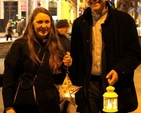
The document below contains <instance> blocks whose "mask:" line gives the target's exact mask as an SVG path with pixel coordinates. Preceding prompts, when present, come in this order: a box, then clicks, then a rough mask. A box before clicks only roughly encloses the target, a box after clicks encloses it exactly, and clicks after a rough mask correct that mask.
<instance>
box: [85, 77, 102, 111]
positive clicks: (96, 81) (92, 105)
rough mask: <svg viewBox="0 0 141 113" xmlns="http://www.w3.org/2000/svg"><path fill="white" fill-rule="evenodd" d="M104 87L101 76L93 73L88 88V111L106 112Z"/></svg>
mask: <svg viewBox="0 0 141 113" xmlns="http://www.w3.org/2000/svg"><path fill="white" fill-rule="evenodd" d="M102 89H103V88H102V82H101V77H100V76H94V75H92V76H91V80H90V83H89V89H88V106H89V107H88V113H104V112H103V111H102V109H103V97H102V95H103V91H102Z"/></svg>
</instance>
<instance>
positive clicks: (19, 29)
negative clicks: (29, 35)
mask: <svg viewBox="0 0 141 113" xmlns="http://www.w3.org/2000/svg"><path fill="white" fill-rule="evenodd" d="M24 29H25V20H24V19H21V20H20V21H19V22H18V24H17V32H18V36H21V35H22V34H23V31H24Z"/></svg>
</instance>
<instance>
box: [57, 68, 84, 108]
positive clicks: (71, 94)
mask: <svg viewBox="0 0 141 113" xmlns="http://www.w3.org/2000/svg"><path fill="white" fill-rule="evenodd" d="M55 86H56V87H57V89H58V91H59V93H60V103H61V102H63V101H64V100H68V101H69V102H70V103H71V104H72V105H74V106H75V105H76V104H75V93H76V92H77V91H78V90H79V89H80V88H81V86H75V85H73V84H72V82H71V80H70V78H69V72H68V71H67V72H66V77H65V79H64V81H63V84H62V85H55Z"/></svg>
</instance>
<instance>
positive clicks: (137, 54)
mask: <svg viewBox="0 0 141 113" xmlns="http://www.w3.org/2000/svg"><path fill="white" fill-rule="evenodd" d="M123 25H124V26H125V27H124V28H126V29H124V30H123V31H124V33H123V34H124V35H122V38H123V43H122V44H121V45H120V46H121V47H122V48H123V50H122V52H123V53H122V55H120V56H122V58H121V59H120V61H119V62H118V63H117V64H116V65H115V66H114V70H116V71H117V73H118V75H119V77H121V78H125V77H126V75H127V76H128V75H130V74H131V73H133V72H134V70H135V69H136V68H137V66H138V65H139V64H140V63H141V48H140V45H139V39H138V34H137V29H136V26H135V22H134V20H133V19H132V18H131V17H129V18H128V19H126V22H124V23H123ZM119 36H120V35H119ZM120 38H121V37H120ZM119 54H120V53H119ZM124 75H125V76H124Z"/></svg>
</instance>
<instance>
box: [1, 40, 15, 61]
mask: <svg viewBox="0 0 141 113" xmlns="http://www.w3.org/2000/svg"><path fill="white" fill-rule="evenodd" d="M12 43H13V42H12V41H9V42H0V58H5V56H6V54H7V52H8V51H9V49H10V47H11V45H12Z"/></svg>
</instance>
